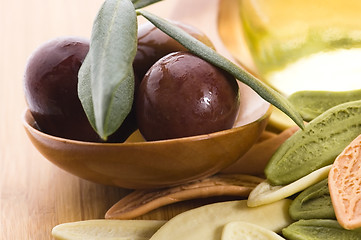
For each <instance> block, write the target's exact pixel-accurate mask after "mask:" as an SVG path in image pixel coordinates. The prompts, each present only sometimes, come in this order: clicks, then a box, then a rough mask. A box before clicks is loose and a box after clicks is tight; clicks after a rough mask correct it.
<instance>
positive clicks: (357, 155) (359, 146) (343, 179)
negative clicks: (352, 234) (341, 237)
mask: <svg viewBox="0 0 361 240" xmlns="http://www.w3.org/2000/svg"><path fill="white" fill-rule="evenodd" d="M328 186H329V190H330V195H331V200H332V205H333V208H334V210H335V214H336V218H337V221H338V222H339V223H340V225H341V226H342V227H344V228H345V229H355V228H359V227H361V135H360V136H358V137H357V138H356V139H355V140H353V141H352V142H351V143H350V145H348V146H347V147H346V148H345V149H344V151H343V152H342V153H341V154H340V155H339V156H338V157H337V158H336V160H335V162H334V163H333V165H332V168H331V170H330V173H329V176H328Z"/></svg>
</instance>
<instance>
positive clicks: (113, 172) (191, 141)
mask: <svg viewBox="0 0 361 240" xmlns="http://www.w3.org/2000/svg"><path fill="white" fill-rule="evenodd" d="M242 88H243V90H242V93H243V94H242V96H241V101H242V104H241V105H242V107H241V109H240V113H239V118H238V120H237V122H236V124H235V127H234V128H232V129H229V130H225V131H220V132H216V133H212V134H206V135H199V136H194V137H187V138H179V139H173V140H164V141H154V142H125V143H91V142H81V141H74V140H69V139H64V138H59V137H54V136H50V135H48V134H45V133H43V132H41V131H39V130H38V129H37V128H36V127H35V126H36V123H35V121H34V119H33V117H32V115H31V113H30V111H29V110H26V111H25V113H24V115H23V123H24V126H25V130H26V132H27V134H28V136H29V138H30V140H31V142H32V143H33V144H34V146H35V147H36V148H37V149H38V150H39V152H40V153H41V154H42V155H43V156H45V158H47V159H48V160H49V161H51V162H52V163H54V164H55V165H57V166H59V167H60V168H62V169H64V170H66V171H67V172H69V173H72V174H74V175H76V176H78V177H80V178H84V179H87V180H90V181H93V182H97V183H101V184H106V185H115V186H119V187H123V188H130V189H141V188H159V187H166V186H171V185H177V184H182V183H185V182H189V181H192V180H197V179H200V178H203V177H207V176H210V175H213V174H215V173H217V172H219V171H220V170H221V169H223V168H225V167H227V166H229V165H230V164H232V163H234V162H235V161H237V159H239V157H240V156H242V155H243V154H244V153H245V152H246V151H247V150H248V149H249V148H250V147H251V146H252V145H253V144H254V143H255V141H256V140H257V139H258V137H259V136H260V134H261V133H262V131H263V130H264V128H265V126H266V124H267V120H268V118H269V115H270V112H271V108H270V105H269V103H267V102H265V101H264V100H263V99H261V98H260V97H259V96H258V95H256V93H254V92H253V91H252V90H250V89H249V88H248V87H242Z"/></svg>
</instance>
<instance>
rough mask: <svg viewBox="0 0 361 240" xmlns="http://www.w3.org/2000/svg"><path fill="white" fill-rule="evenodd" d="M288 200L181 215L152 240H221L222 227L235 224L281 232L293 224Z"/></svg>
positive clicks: (227, 205) (202, 209)
mask: <svg viewBox="0 0 361 240" xmlns="http://www.w3.org/2000/svg"><path fill="white" fill-rule="evenodd" d="M290 203H291V200H288V199H284V200H281V201H278V202H275V203H272V204H268V205H263V206H260V207H254V208H250V207H248V206H247V201H246V200H239V201H229V202H220V203H214V204H209V205H205V206H202V207H199V208H195V209H192V210H189V211H186V212H183V213H181V214H179V215H177V216H175V217H174V218H172V219H170V220H169V221H168V222H167V223H166V224H164V225H163V226H162V227H161V228H160V229H159V230H158V231H157V232H156V233H155V234H154V235H153V236H152V238H151V240H169V239H172V240H184V239H187V240H200V239H206V240H220V239H221V238H222V231H223V227H224V226H225V225H226V224H228V223H230V222H234V221H243V222H248V223H253V224H256V225H258V226H261V227H263V228H266V229H268V230H270V231H273V232H280V231H281V230H282V229H283V228H285V227H287V226H288V225H289V224H291V223H292V220H291V218H290V216H289V214H288V208H289V205H290Z"/></svg>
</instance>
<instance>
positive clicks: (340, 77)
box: [234, 0, 361, 95]
mask: <svg viewBox="0 0 361 240" xmlns="http://www.w3.org/2000/svg"><path fill="white" fill-rule="evenodd" d="M234 1H236V0H234ZM237 1H238V7H239V17H240V24H239V26H240V27H241V31H243V35H244V38H245V41H246V43H247V45H248V48H249V51H250V54H251V56H252V58H253V61H254V64H255V66H256V68H257V71H258V73H259V74H260V76H261V78H262V79H263V80H264V81H266V82H267V83H268V84H270V85H271V86H272V87H274V88H275V89H276V90H278V91H280V92H282V93H284V94H285V95H289V94H292V93H293V92H296V91H300V90H329V91H343V90H351V89H361V1H360V0H237Z"/></svg>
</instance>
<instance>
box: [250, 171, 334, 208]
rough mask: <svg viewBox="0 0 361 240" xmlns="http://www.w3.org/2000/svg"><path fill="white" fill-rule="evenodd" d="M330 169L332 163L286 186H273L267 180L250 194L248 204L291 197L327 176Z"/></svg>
mask: <svg viewBox="0 0 361 240" xmlns="http://www.w3.org/2000/svg"><path fill="white" fill-rule="evenodd" d="M330 169H331V165H328V166H326V167H323V168H320V169H318V170H316V171H314V172H312V173H310V174H308V175H306V176H304V177H302V178H300V179H298V180H296V181H294V182H292V183H290V184H287V185H284V186H277V185H276V186H273V185H271V184H270V183H269V182H268V180H265V181H263V182H262V183H260V184H259V185H258V186H257V187H255V188H254V189H253V190H252V192H251V193H250V194H249V197H248V202H247V203H248V206H249V207H257V206H261V205H263V204H269V203H272V202H276V201H279V200H281V199H284V198H287V197H290V196H292V195H293V194H295V193H298V192H300V191H302V190H304V189H306V188H308V187H310V186H312V185H313V184H316V183H317V182H319V181H321V180H322V179H325V178H327V175H328V173H329V171H330Z"/></svg>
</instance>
